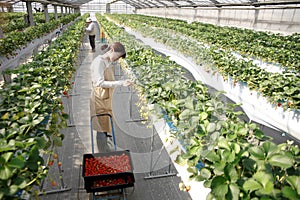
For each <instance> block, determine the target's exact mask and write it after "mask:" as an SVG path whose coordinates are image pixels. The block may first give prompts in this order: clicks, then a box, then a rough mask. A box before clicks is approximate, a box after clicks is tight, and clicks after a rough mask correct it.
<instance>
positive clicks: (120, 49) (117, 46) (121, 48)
mask: <svg viewBox="0 0 300 200" xmlns="http://www.w3.org/2000/svg"><path fill="white" fill-rule="evenodd" d="M109 49H113V50H114V51H115V52H118V53H121V55H122V56H121V58H125V57H126V50H125V47H124V46H123V44H121V43H120V42H114V43H112V44H111V45H110V46H109Z"/></svg>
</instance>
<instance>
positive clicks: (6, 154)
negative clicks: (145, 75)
mask: <svg viewBox="0 0 300 200" xmlns="http://www.w3.org/2000/svg"><path fill="white" fill-rule="evenodd" d="M13 155H14V153H13V152H7V153H4V154H3V155H2V156H1V157H2V158H3V159H4V160H5V162H8V161H9V159H10V158H11V157H12V156H13Z"/></svg>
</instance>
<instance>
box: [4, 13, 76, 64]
mask: <svg viewBox="0 0 300 200" xmlns="http://www.w3.org/2000/svg"><path fill="white" fill-rule="evenodd" d="M79 15H80V14H79V13H76V14H69V15H64V16H63V17H61V18H59V19H58V20H52V21H49V22H47V23H41V24H37V25H35V26H31V27H28V28H26V29H25V30H24V31H21V32H19V31H13V32H11V33H9V34H7V35H6V37H5V38H1V39H0V56H4V57H7V58H10V57H12V56H14V55H15V54H16V52H15V51H16V50H19V49H21V48H25V47H26V45H27V44H28V43H30V42H32V41H33V40H34V39H37V38H40V37H42V36H44V35H47V34H49V33H50V32H51V31H54V30H55V29H57V28H59V27H60V25H61V24H63V25H65V24H67V23H69V22H71V21H73V20H74V19H76V18H77V17H78V16H79ZM0 64H1V63H0Z"/></svg>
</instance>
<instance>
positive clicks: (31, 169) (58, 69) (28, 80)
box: [0, 16, 85, 199]
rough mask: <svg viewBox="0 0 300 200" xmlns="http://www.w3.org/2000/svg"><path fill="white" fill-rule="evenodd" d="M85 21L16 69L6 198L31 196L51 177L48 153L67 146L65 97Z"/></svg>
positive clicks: (8, 118) (2, 140) (5, 157)
mask: <svg viewBox="0 0 300 200" xmlns="http://www.w3.org/2000/svg"><path fill="white" fill-rule="evenodd" d="M84 17H85V16H83V17H82V18H81V19H80V20H78V21H77V23H75V24H74V25H72V26H70V27H69V28H68V29H67V30H66V31H65V32H64V33H63V34H62V35H61V36H60V37H59V38H58V39H57V40H55V42H53V45H51V46H49V48H48V49H47V50H46V51H45V52H42V53H40V54H38V56H36V57H34V58H33V61H32V62H31V63H28V64H24V65H22V66H19V67H18V68H17V69H15V70H11V71H6V73H9V74H15V75H16V77H15V78H13V80H12V83H7V84H5V85H4V86H3V88H2V90H1V91H0V93H1V99H0V127H1V129H0V133H1V134H0V144H1V145H0V187H1V190H0V198H1V199H2V198H3V199H13V198H18V196H17V194H18V192H19V191H21V190H24V191H26V192H28V193H31V192H32V191H31V190H32V187H33V185H36V184H37V185H39V184H41V181H42V180H43V179H45V177H46V176H47V174H48V163H47V161H44V159H43V157H42V156H43V154H47V153H52V152H51V151H50V150H49V149H50V147H52V146H60V145H62V140H63V138H64V136H63V135H62V134H61V133H60V130H61V129H62V128H64V127H66V119H67V117H68V116H67V115H66V114H65V113H63V112H62V111H63V105H62V103H61V102H62V101H61V96H62V92H63V91H65V90H66V89H69V88H70V87H71V85H72V84H71V83H70V77H71V76H72V74H73V73H74V72H75V68H74V64H75V63H76V59H77V53H78V48H79V46H80V43H81V41H80V39H81V38H82V35H83V34H84V25H85V22H84Z"/></svg>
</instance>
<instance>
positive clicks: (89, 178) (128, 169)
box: [82, 150, 135, 192]
mask: <svg viewBox="0 0 300 200" xmlns="http://www.w3.org/2000/svg"><path fill="white" fill-rule="evenodd" d="M82 176H83V178H84V188H85V189H86V191H87V192H101V191H108V190H114V189H120V188H126V187H132V186H133V185H134V181H135V179H134V175H133V165H132V160H131V157H130V152H129V151H127V150H126V151H114V152H108V153H95V154H84V155H83V170H82Z"/></svg>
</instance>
